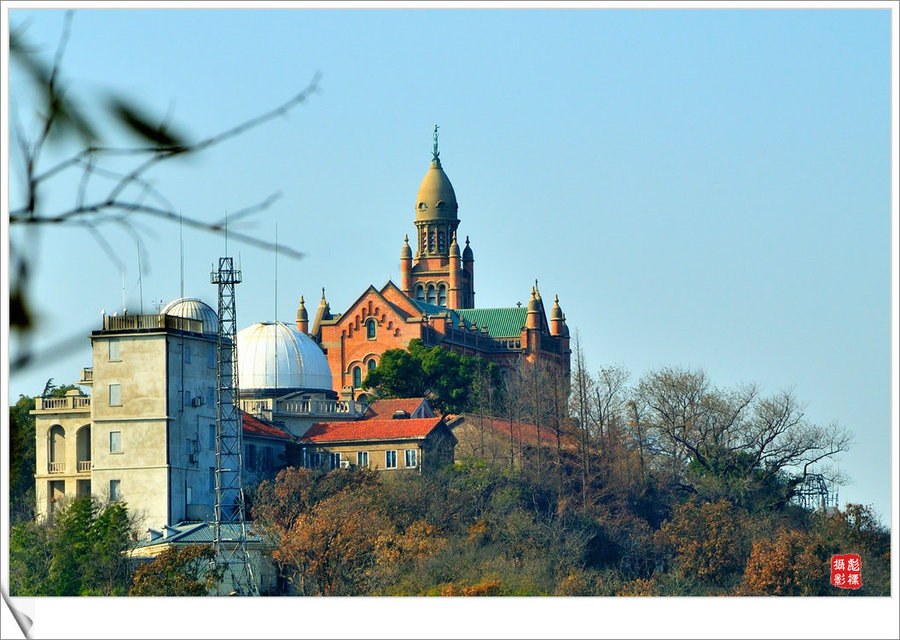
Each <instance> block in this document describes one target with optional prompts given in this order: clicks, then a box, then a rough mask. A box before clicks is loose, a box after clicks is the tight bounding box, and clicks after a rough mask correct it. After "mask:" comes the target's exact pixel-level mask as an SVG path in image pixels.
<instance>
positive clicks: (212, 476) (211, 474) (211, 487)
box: [209, 467, 216, 493]
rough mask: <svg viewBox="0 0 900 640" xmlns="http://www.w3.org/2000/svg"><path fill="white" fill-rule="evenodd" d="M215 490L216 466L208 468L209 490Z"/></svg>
mask: <svg viewBox="0 0 900 640" xmlns="http://www.w3.org/2000/svg"><path fill="white" fill-rule="evenodd" d="M215 491H216V468H215V467H210V468H209V492H210V493H215Z"/></svg>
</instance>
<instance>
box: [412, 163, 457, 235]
mask: <svg viewBox="0 0 900 640" xmlns="http://www.w3.org/2000/svg"><path fill="white" fill-rule="evenodd" d="M458 209H459V205H458V204H457V203H456V193H455V192H454V191H453V185H452V184H450V179H449V178H448V177H447V174H446V173H444V170H443V168H441V161H440V160H438V159H435V160H432V162H431V167H429V168H428V173H426V174H425V178H424V179H423V180H422V184H421V185H420V186H419V194H418V195H417V196H416V220H456V212H457V210H458Z"/></svg>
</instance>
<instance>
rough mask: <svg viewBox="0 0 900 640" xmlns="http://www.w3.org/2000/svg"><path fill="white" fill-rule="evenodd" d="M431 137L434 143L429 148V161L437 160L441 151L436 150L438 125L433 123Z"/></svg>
mask: <svg viewBox="0 0 900 640" xmlns="http://www.w3.org/2000/svg"><path fill="white" fill-rule="evenodd" d="M432 138H433V139H434V145H433V147H432V149H431V161H432V162H439V160H438V157H439V156H440V155H441V152H440V151H438V126H437V125H434V132H433V133H432Z"/></svg>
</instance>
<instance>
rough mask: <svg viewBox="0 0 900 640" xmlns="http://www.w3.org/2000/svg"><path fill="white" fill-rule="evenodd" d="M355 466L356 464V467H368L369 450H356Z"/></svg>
mask: <svg viewBox="0 0 900 640" xmlns="http://www.w3.org/2000/svg"><path fill="white" fill-rule="evenodd" d="M356 466H358V467H368V466H369V452H368V451H357V452H356Z"/></svg>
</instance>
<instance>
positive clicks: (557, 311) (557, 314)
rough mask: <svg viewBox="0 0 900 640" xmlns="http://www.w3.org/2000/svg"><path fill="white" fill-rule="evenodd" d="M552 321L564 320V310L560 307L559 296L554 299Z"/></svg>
mask: <svg viewBox="0 0 900 640" xmlns="http://www.w3.org/2000/svg"><path fill="white" fill-rule="evenodd" d="M550 319H551V320H562V319H563V313H562V309H561V308H560V307H559V296H554V298H553V309H551V310H550Z"/></svg>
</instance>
